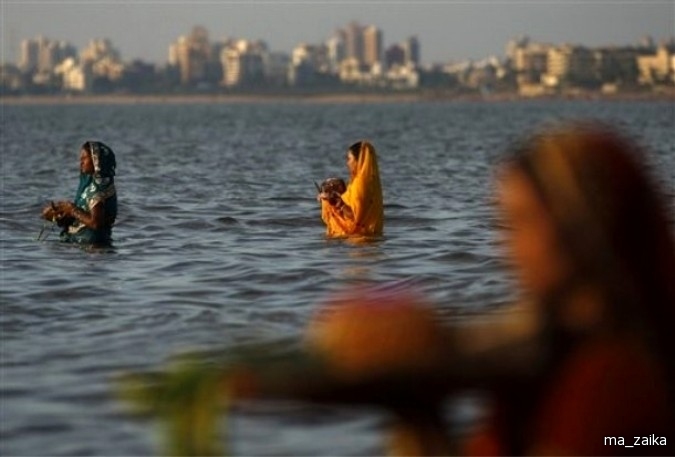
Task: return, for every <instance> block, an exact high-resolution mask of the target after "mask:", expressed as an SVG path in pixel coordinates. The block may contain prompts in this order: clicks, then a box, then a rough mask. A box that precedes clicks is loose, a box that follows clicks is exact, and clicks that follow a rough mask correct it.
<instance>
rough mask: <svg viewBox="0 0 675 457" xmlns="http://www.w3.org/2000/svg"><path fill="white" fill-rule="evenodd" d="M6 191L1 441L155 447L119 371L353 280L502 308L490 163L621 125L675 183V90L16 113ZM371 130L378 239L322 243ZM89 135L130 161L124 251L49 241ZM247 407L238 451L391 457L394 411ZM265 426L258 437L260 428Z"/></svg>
mask: <svg viewBox="0 0 675 457" xmlns="http://www.w3.org/2000/svg"><path fill="white" fill-rule="evenodd" d="M3 110H4V114H3V120H2V123H3V125H2V132H3V133H2V135H1V139H0V141H1V142H2V144H1V146H2V173H3V176H2V196H1V198H2V204H1V205H0V253H1V256H2V262H1V265H0V281H2V288H1V290H0V301H1V303H2V313H1V314H0V328H1V329H2V333H1V338H2V344H1V345H0V360H1V363H2V378H1V383H0V389H1V392H0V394H1V395H2V398H1V400H2V413H1V414H2V420H1V421H0V436H1V437H2V438H1V439H0V452H1V453H3V454H7V455H16V454H23V455H44V454H49V455H72V454H89V455H91V454H106V455H113V454H114V455H148V454H151V453H153V452H154V451H155V447H154V443H153V434H152V430H153V428H152V427H153V426H152V424H148V423H145V422H137V421H134V420H132V419H130V418H129V417H128V416H127V415H126V414H125V413H124V408H123V405H121V404H120V403H119V402H118V401H117V400H116V399H115V398H113V397H112V395H111V387H110V379H111V378H112V377H113V376H114V375H115V374H117V373H120V372H123V371H128V370H139V369H147V368H151V367H153V366H157V365H161V364H162V363H163V362H164V361H165V360H166V358H167V357H168V356H169V355H170V354H174V353H176V352H180V351H183V350H186V349H193V348H210V347H220V346H223V345H228V344H234V343H242V342H247V341H258V340H260V339H265V338H269V337H271V338H276V337H280V336H291V337H293V336H297V335H299V334H301V332H302V331H303V329H304V328H305V326H306V324H307V321H308V319H309V318H310V316H311V315H312V313H313V312H314V310H315V307H316V306H317V304H318V303H321V301H322V300H323V299H324V298H325V297H326V296H328V295H329V294H330V293H332V292H333V291H336V290H339V289H341V288H343V287H344V286H345V284H360V283H364V282H366V283H376V284H379V283H389V282H397V283H402V284H406V285H407V286H411V287H414V288H417V289H420V290H422V291H423V292H424V293H426V294H427V295H428V296H430V297H432V298H433V299H434V300H435V301H436V303H438V304H439V307H440V309H439V312H440V314H441V316H443V317H444V318H447V319H452V318H453V316H455V315H456V314H458V313H463V312H472V311H476V310H483V309H487V308H491V307H495V306H498V305H499V304H500V303H504V302H506V301H508V300H509V296H510V295H509V292H508V291H509V279H508V278H507V277H506V276H505V274H504V272H503V265H502V263H501V260H500V255H499V251H498V249H497V241H496V239H495V236H494V226H495V223H496V221H495V219H494V216H493V214H492V210H491V207H490V204H489V203H490V198H491V185H490V181H491V178H492V170H493V168H494V165H495V163H496V162H497V161H498V160H499V158H500V156H501V154H502V152H503V150H504V148H505V146H506V145H507V144H508V143H510V142H511V141H512V140H514V139H515V138H517V137H519V136H520V135H521V134H522V133H524V132H526V131H529V130H531V129H532V128H533V127H535V126H536V125H538V124H539V123H541V122H543V121H546V120H551V119H560V118H569V117H596V118H601V119H605V120H609V121H611V122H613V123H614V124H617V125H619V126H620V127H621V128H624V129H625V130H627V131H629V132H630V133H631V134H633V135H634V136H635V137H636V138H637V139H638V140H640V141H641V142H643V143H644V144H645V145H647V146H648V147H650V148H651V149H653V151H654V153H655V154H654V156H653V158H652V160H653V163H654V166H655V168H656V169H657V170H658V172H659V174H660V176H661V177H662V179H663V180H664V182H666V183H667V190H669V191H670V195H673V196H675V191H673V184H672V183H675V141H673V134H672V129H671V128H670V127H672V125H673V123H674V121H675V119H673V111H672V104H669V103H618V102H611V103H587V102H532V103H499V104H475V103H466V104H465V103H446V104H442V103H438V104H436V103H416V104H408V105H397V104H382V105H360V104H359V105H331V104H325V105H306V104H302V105H301V104H298V105H294V104H283V105H272V104H270V105H265V104H256V105H246V104H243V105H236V104H235V105H147V106H143V105H140V106H123V105H118V106H116V105H111V106H95V105H92V106H24V107H13V106H4V107H3ZM360 138H367V139H370V140H372V141H373V143H374V144H375V146H376V148H377V150H378V153H379V161H380V164H379V165H380V171H381V175H382V183H383V188H384V199H385V205H386V206H385V217H386V222H385V235H384V237H383V238H382V239H381V240H378V241H375V242H369V243H351V242H346V241H340V240H326V239H325V238H324V237H323V233H324V227H323V226H322V224H321V221H320V218H319V210H318V206H317V202H316V200H315V195H314V194H315V190H314V186H313V184H312V182H313V181H320V180H321V179H323V178H325V177H327V176H335V175H343V176H345V175H346V174H347V171H346V169H345V167H344V150H345V149H346V147H347V146H348V145H349V144H351V143H352V142H353V141H355V140H357V139H360ZM88 139H98V140H102V141H104V142H106V143H107V144H109V145H110V146H111V147H112V148H113V149H114V150H115V152H116V155H117V158H118V176H117V178H116V182H117V187H118V196H119V205H120V206H119V217H118V222H117V226H116V227H115V229H114V233H113V235H114V240H115V241H114V246H113V248H112V249H110V250H94V251H92V250H83V249H79V248H75V247H73V246H67V245H63V244H61V243H59V242H57V236H56V235H57V233H56V232H54V233H52V234H50V235H49V237H48V238H47V240H46V241H44V242H36V241H35V237H36V236H37V234H38V233H39V231H40V228H41V227H42V222H41V221H40V220H39V219H38V215H39V211H40V209H41V207H42V205H43V204H44V203H45V202H47V201H48V200H49V199H60V198H71V197H72V193H74V191H75V186H76V183H77V173H78V168H77V167H78V162H77V158H78V154H77V149H78V147H79V145H80V144H82V143H83V142H84V141H85V140H88ZM256 408H259V407H255V406H252V407H251V408H243V409H242V410H241V411H239V412H238V413H237V414H235V415H234V417H233V418H232V419H231V422H230V427H231V433H230V436H231V437H232V446H233V449H234V451H235V453H237V454H246V455H272V454H274V455H279V454H285V455H299V454H305V455H308V454H311V455H335V454H336V453H339V454H341V455H351V454H354V455H357V454H358V455H363V454H376V453H377V452H378V449H380V448H379V446H380V442H379V433H378V431H379V429H380V428H381V420H382V418H381V416H379V415H378V414H377V413H375V412H372V411H371V412H367V413H365V414H356V413H354V412H353V411H344V410H341V409H337V408H336V409H322V410H319V411H314V410H313V411H311V412H306V411H304V410H303V409H302V408H300V407H298V406H291V407H289V408H290V409H291V410H292V411H293V414H287V413H283V414H267V412H268V411H265V410H264V409H262V410H260V409H256ZM260 436H265V437H266V439H265V440H260V438H259V437H260Z"/></svg>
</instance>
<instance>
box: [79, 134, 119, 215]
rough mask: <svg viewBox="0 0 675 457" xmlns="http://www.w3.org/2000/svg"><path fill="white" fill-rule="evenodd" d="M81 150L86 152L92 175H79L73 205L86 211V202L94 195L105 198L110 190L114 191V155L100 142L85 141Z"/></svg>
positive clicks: (115, 164)
mask: <svg viewBox="0 0 675 457" xmlns="http://www.w3.org/2000/svg"><path fill="white" fill-rule="evenodd" d="M82 149H84V150H85V151H87V153H88V154H89V155H90V157H91V161H92V163H93V164H94V174H93V175H90V174H86V173H80V184H79V186H78V187H77V192H76V194H75V205H76V206H78V207H80V208H82V209H86V210H88V209H89V208H87V206H86V202H87V200H89V199H91V198H92V197H94V196H95V195H96V194H101V195H102V196H105V195H106V194H109V193H110V189H111V188H112V189H113V191H114V176H115V167H116V166H117V163H116V161H115V153H114V152H113V151H112V149H110V147H108V146H107V145H105V144H104V143H101V142H100V141H87V142H86V143H85V144H84V145H82Z"/></svg>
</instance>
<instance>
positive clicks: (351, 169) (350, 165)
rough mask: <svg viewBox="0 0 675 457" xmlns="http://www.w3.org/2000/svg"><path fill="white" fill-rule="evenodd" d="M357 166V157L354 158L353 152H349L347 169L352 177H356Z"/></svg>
mask: <svg viewBox="0 0 675 457" xmlns="http://www.w3.org/2000/svg"><path fill="white" fill-rule="evenodd" d="M357 164H358V160H356V157H354V154H353V153H352V151H347V168H348V169H349V173H350V174H351V175H352V177H354V176H356V167H357Z"/></svg>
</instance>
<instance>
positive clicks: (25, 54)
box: [18, 36, 77, 73]
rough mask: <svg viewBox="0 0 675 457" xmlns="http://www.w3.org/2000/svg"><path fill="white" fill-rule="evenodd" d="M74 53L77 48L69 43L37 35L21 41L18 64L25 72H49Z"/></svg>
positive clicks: (74, 54)
mask: <svg viewBox="0 0 675 457" xmlns="http://www.w3.org/2000/svg"><path fill="white" fill-rule="evenodd" d="M76 55H77V50H76V49H75V47H74V46H72V45H70V44H69V43H67V42H65V41H55V40H50V39H47V38H45V37H43V36H38V37H37V38H34V39H30V40H23V41H22V42H21V47H20V56H19V65H18V66H19V68H20V69H21V70H23V71H26V72H47V73H49V72H53V71H54V68H55V67H56V66H57V65H58V64H59V63H61V62H62V61H64V60H65V59H67V58H69V57H75V56H76Z"/></svg>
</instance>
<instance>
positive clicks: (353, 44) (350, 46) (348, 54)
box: [344, 21, 364, 64]
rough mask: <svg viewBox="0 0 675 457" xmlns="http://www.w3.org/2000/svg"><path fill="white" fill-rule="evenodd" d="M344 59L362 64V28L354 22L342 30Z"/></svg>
mask: <svg viewBox="0 0 675 457" xmlns="http://www.w3.org/2000/svg"><path fill="white" fill-rule="evenodd" d="M344 38H345V59H355V60H356V61H357V62H358V63H359V64H362V63H363V57H364V46H363V27H362V26H361V25H360V24H359V23H358V22H355V21H352V22H350V23H349V24H348V25H347V27H345V29H344Z"/></svg>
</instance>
